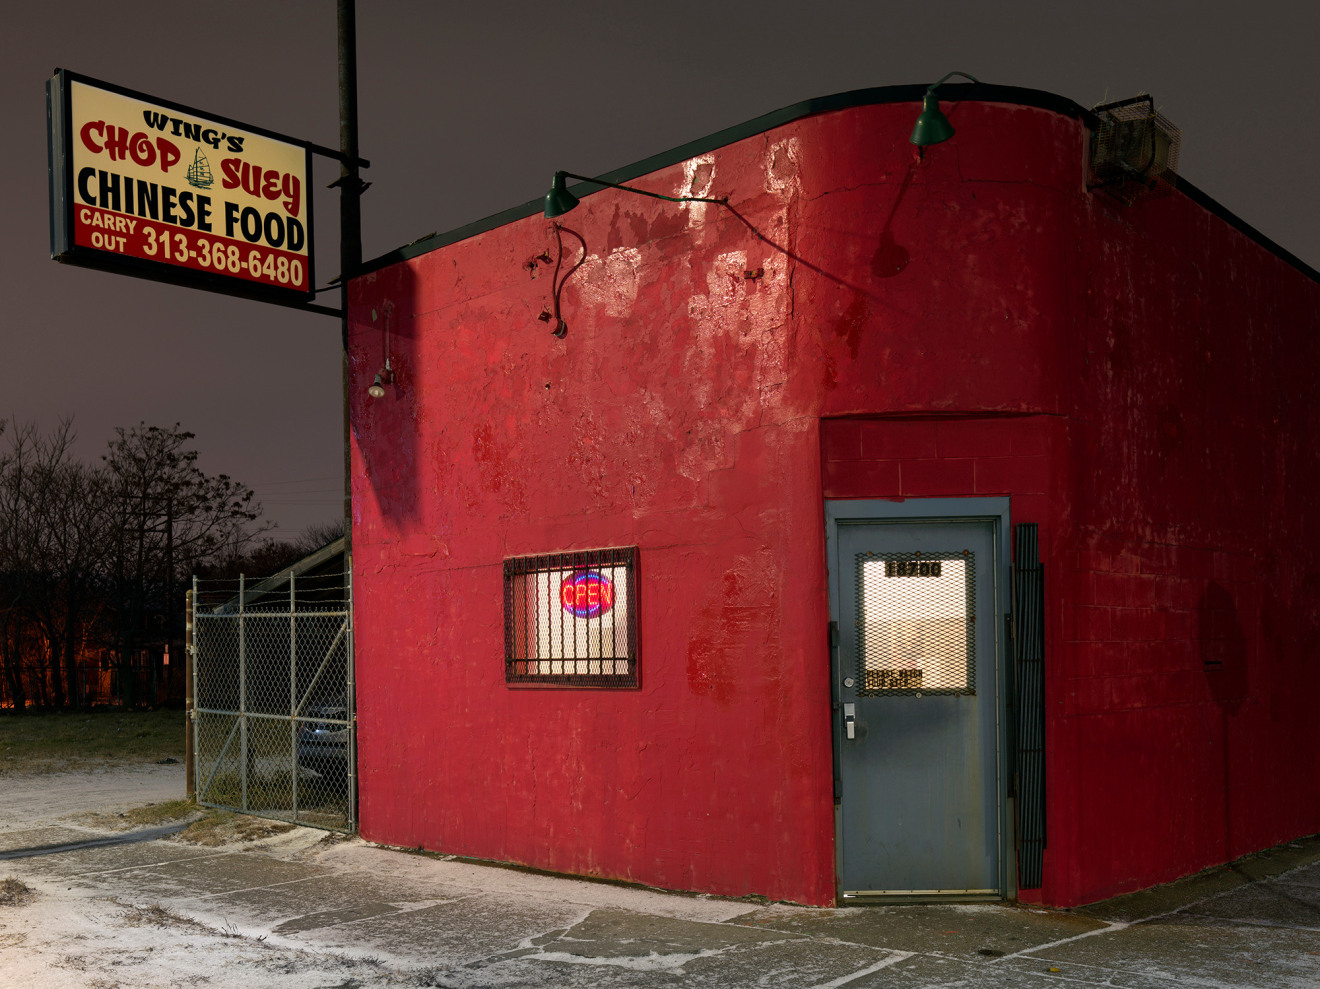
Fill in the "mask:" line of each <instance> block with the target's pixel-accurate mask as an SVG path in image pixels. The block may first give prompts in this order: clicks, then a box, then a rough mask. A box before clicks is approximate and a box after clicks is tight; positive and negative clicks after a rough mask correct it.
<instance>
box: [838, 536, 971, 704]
mask: <svg viewBox="0 0 1320 989" xmlns="http://www.w3.org/2000/svg"><path fill="white" fill-rule="evenodd" d="M975 583H976V559H975V554H973V553H972V552H971V551H969V550H963V551H962V552H961V553H923V552H913V553H858V554H857V643H858V648H857V686H858V691H857V692H858V693H859V694H862V695H870V696H879V695H884V696H894V695H912V696H917V697H920V696H922V695H923V694H975V693H976V651H975V649H976V646H975V643H976V636H975V623H976V607H975V594H974V588H975Z"/></svg>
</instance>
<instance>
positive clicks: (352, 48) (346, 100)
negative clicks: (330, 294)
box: [337, 0, 364, 820]
mask: <svg viewBox="0 0 1320 989" xmlns="http://www.w3.org/2000/svg"><path fill="white" fill-rule="evenodd" d="M338 21H339V150H340V153H341V154H342V156H343V157H342V158H341V159H340V171H339V181H338V183H337V184H338V185H339V308H340V311H341V316H340V320H341V336H342V344H343V380H344V403H343V404H344V587H345V590H346V591H348V590H349V589H350V588H351V586H352V581H353V451H352V438H353V433H352V422H351V420H350V417H349V398H350V385H351V382H352V377H353V375H352V366H351V362H350V360H349V354H348V284H349V279H350V278H351V277H352V276H353V275H355V274H356V273H357V270H358V268H360V267H361V265H362V206H361V197H362V190H363V188H364V186H363V183H362V178H361V176H360V174H359V159H358V107H357V13H356V10H355V9H354V0H338ZM345 598H346V600H347V601H348V602H349V608H350V614H349V616H348V628H349V633H348V634H349V643H348V650H347V662H349V663H350V664H351V663H353V662H354V650H353V647H352V635H353V616H352V614H351V609H352V601H353V597H352V594H351V593H349V594H346V595H345ZM350 672H351V671H350ZM349 682H350V683H351V682H352V679H351V677H350V681H349ZM344 702H345V707H346V708H347V713H348V716H349V717H350V719H353V720H356V717H355V715H354V712H355V711H356V709H357V703H356V699H355V698H353V697H345V698H344ZM348 768H349V772H350V773H351V774H352V776H353V777H355V776H356V775H357V767H356V766H350V767H348ZM350 778H351V777H350ZM355 797H356V793H355V792H354V788H353V787H351V786H350V792H349V800H350V802H355ZM349 816H350V818H351V819H352V820H357V808H356V807H355V806H350V807H349Z"/></svg>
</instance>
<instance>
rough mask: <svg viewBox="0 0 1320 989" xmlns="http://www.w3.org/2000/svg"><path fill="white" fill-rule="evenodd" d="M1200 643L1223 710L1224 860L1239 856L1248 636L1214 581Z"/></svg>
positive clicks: (1202, 611)
mask: <svg viewBox="0 0 1320 989" xmlns="http://www.w3.org/2000/svg"><path fill="white" fill-rule="evenodd" d="M1197 640H1198V642H1199V644H1200V647H1201V669H1202V671H1203V672H1204V674H1205V679H1206V686H1208V687H1209V688H1210V696H1211V697H1212V698H1213V699H1214V702H1215V704H1216V705H1217V706H1218V707H1219V747H1220V751H1221V753H1222V759H1223V769H1222V772H1223V801H1224V847H1223V854H1222V857H1223V859H1224V861H1229V860H1231V859H1234V858H1236V857H1237V855H1238V854H1239V852H1238V850H1237V848H1236V844H1235V842H1234V837H1233V731H1232V719H1233V717H1235V716H1236V715H1237V713H1238V712H1239V711H1241V710H1242V702H1243V701H1244V700H1245V699H1246V696H1247V689H1248V686H1249V684H1248V670H1247V659H1248V654H1247V636H1246V633H1245V632H1244V631H1243V629H1242V621H1241V619H1240V618H1239V616H1238V606H1237V603H1236V602H1235V601H1234V600H1233V595H1232V594H1231V593H1229V591H1228V589H1227V588H1226V587H1224V586H1223V585H1222V584H1220V583H1218V582H1216V581H1211V582H1210V583H1209V584H1208V585H1207V586H1206V589H1205V592H1204V593H1203V594H1202V595H1201V600H1200V602H1199V603H1198V605H1197Z"/></svg>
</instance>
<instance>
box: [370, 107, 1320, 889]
mask: <svg viewBox="0 0 1320 989" xmlns="http://www.w3.org/2000/svg"><path fill="white" fill-rule="evenodd" d="M941 93H942V94H943V95H945V96H946V103H945V108H946V109H947V111H948V116H949V119H950V120H951V121H952V122H953V125H954V126H955V127H956V128H957V135H956V136H955V137H954V138H953V139H952V140H949V141H947V142H945V143H942V144H938V145H935V146H932V147H929V148H926V149H925V150H924V152H918V151H917V150H916V149H914V148H913V146H912V145H911V144H909V141H908V136H909V133H910V132H911V129H912V126H913V120H914V118H915V116H916V111H917V106H916V102H917V100H918V99H919V98H920V96H921V94H922V90H921V88H920V87H895V88H892V89H879V90H868V91H862V92H857V93H850V94H845V95H843V96H839V97H833V98H829V99H823V100H816V101H812V102H810V103H806V104H802V105H800V106H797V107H792V108H789V109H787V110H785V111H781V112H779V113H776V114H772V115H770V116H768V117H765V118H761V119H758V120H754V121H751V122H750V123H748V124H746V125H744V126H742V127H738V128H734V129H733V130H730V131H727V132H724V133H721V134H717V135H714V136H712V137H711V138H708V139H706V140H704V141H700V142H697V143H696V144H694V145H689V146H687V147H684V148H679V149H676V150H675V151H673V152H670V153H668V154H662V155H658V156H656V157H654V158H651V159H648V160H646V161H645V162H642V163H640V164H638V165H636V166H634V167H631V168H626V169H622V170H620V171H619V172H616V173H612V174H611V175H609V176H606V177H605V178H607V179H609V180H611V181H614V182H623V183H627V184H629V185H631V186H634V187H636V188H638V189H644V190H647V191H650V192H655V193H660V194H662V195H664V196H670V197H699V198H703V199H709V200H720V201H722V202H682V203H675V202H665V201H658V200H656V199H652V198H645V197H642V196H638V195H635V194H633V193H631V192H629V191H625V190H620V189H616V188H602V187H600V186H591V185H584V186H581V187H579V188H578V189H577V190H576V191H577V193H578V195H579V196H581V197H582V202H581V205H580V206H578V208H577V209H576V210H574V211H572V212H571V213H567V214H565V215H563V216H561V217H559V218H558V219H557V220H548V219H546V218H545V217H544V216H543V215H541V203H540V201H536V202H533V203H529V204H527V205H525V206H522V207H518V208H515V209H511V210H509V211H508V212H506V213H503V214H500V215H499V216H496V217H493V218H491V219H490V220H488V221H486V222H484V223H478V224H474V225H473V226H470V227H467V228H464V229H461V230H458V231H455V232H453V233H451V234H449V235H444V236H439V237H432V238H430V239H426V240H423V241H421V242H419V243H418V244H416V245H412V246H410V247H408V248H406V249H403V250H401V251H398V252H396V253H394V254H391V255H387V256H385V257H383V258H380V259H378V260H377V261H376V262H374V263H372V264H370V265H368V269H369V270H368V271H367V273H366V274H364V275H362V276H361V277H358V278H356V279H355V280H354V281H353V284H352V289H351V298H352V313H351V323H352V329H351V335H350V341H349V343H350V348H351V360H352V368H353V373H352V386H351V405H352V409H351V415H352V424H353V437H354V441H353V442H354V447H353V451H352V454H353V461H352V473H353V497H354V506H355V507H354V512H355V517H354V527H353V536H352V539H353V543H352V545H353V554H354V555H353V565H354V597H355V601H356V621H355V632H356V647H355V648H356V656H357V690H358V710H359V714H358V718H359V731H360V753H359V775H360V780H359V793H360V819H361V830H362V833H363V835H364V836H365V837H367V838H369V839H371V840H374V841H379V842H384V843H388V844H393V845H406V846H414V847H415V846H421V847H424V848H427V849H432V850H435V851H440V852H446V853H452V854H456V855H462V856H471V857H475V858H480V859H490V860H497V861H503V862H514V863H521V864H524V865H528V866H533V867H537V868H542V869H549V870H555V871H559V872H565V873H574V874H581V875H591V876H602V877H609V878H614V879H621V880H628V881H633V882H639V883H644V884H647V885H652V886H657V887H664V888H672V889H684V890H700V891H705V892H711V893H719V894H726V895H732V896H740V895H744V894H760V895H764V896H767V897H770V898H772V899H782V900H790V901H796V902H801V903H808V904H831V903H835V902H845V903H847V902H865V901H868V900H874V899H876V898H883V897H886V896H913V895H915V896H920V897H952V898H1003V897H1008V898H1012V897H1019V898H1021V899H1023V900H1032V901H1043V902H1045V903H1049V904H1054V905H1059V906H1069V905H1074V904H1079V903H1083V902H1088V901H1093V900H1097V899H1101V898H1104V897H1108V896H1111V895H1114V894H1118V893H1122V892H1125V891H1129V890H1132V889H1136V888H1139V887H1143V886H1149V885H1152V884H1155V883H1159V882H1162V881H1165V880H1170V879H1173V878H1175V877H1177V876H1181V875H1185V874H1188V873H1191V872H1194V871H1196V870H1199V869H1201V868H1204V867H1206V866H1209V865H1213V864H1215V863H1220V862H1224V861H1227V860H1231V859H1233V858H1235V857H1237V856H1239V855H1242V854H1244V853H1247V852H1250V851H1253V850H1256V849H1260V848H1263V847H1267V846H1270V845H1273V844H1275V843H1277V842H1280V841H1284V840H1287V839H1290V838H1293V837H1296V836H1298V835H1303V834H1308V833H1312V832H1316V831H1318V830H1320V788H1317V787H1316V786H1315V785H1314V781H1315V779H1317V778H1318V777H1320V765H1318V763H1320V720H1318V719H1316V718H1315V717H1314V714H1313V712H1312V708H1313V706H1314V700H1313V698H1314V697H1315V696H1316V695H1317V693H1318V692H1320V665H1318V664H1317V663H1316V658H1315V657H1316V645H1315V644H1316V642H1317V641H1318V639H1320V553H1318V550H1320V530H1318V529H1317V527H1316V526H1315V524H1314V523H1313V522H1312V520H1311V519H1310V515H1311V508H1310V502H1311V500H1312V496H1313V492H1314V491H1315V490H1316V489H1317V487H1318V486H1320V457H1318V455H1317V451H1316V447H1315V444H1314V437H1316V436H1317V435H1320V403H1318V402H1317V399H1318V398H1320V394H1318V392H1320V388H1318V386H1317V383H1316V378H1315V371H1314V369H1315V368H1316V367H1317V366H1320V334H1318V333H1317V332H1316V331H1317V329H1318V328H1320V284H1318V282H1320V276H1317V273H1316V272H1315V271H1314V270H1312V269H1310V268H1309V267H1307V266H1306V265H1304V264H1302V263H1301V262H1299V261H1298V260H1297V259H1296V258H1293V257H1291V256H1290V255H1288V254H1287V253H1286V252H1284V251H1282V250H1281V249H1279V248H1278V247H1277V246H1275V245H1274V244H1272V243H1271V242H1270V241H1269V240H1267V239H1266V238H1265V237H1263V236H1262V235H1260V234H1259V233H1258V232H1256V231H1254V230H1253V229H1251V228H1250V227H1248V226H1247V225H1246V224H1244V223H1243V222H1242V221H1241V220H1239V219H1237V218H1236V217H1233V216H1232V215H1230V214H1228V213H1227V212H1226V211H1225V210H1224V209H1223V208H1222V207H1220V206H1219V205H1218V204H1216V203H1214V202H1213V201H1211V200H1209V199H1208V198H1207V197H1206V196H1204V195H1203V194H1202V193H1200V192H1199V191H1198V190H1196V189H1195V188H1193V187H1192V186H1190V185H1188V184H1186V183H1182V182H1179V183H1177V187H1176V188H1175V189H1173V190H1172V191H1170V190H1169V189H1168V188H1167V186H1168V183H1167V181H1165V180H1167V179H1168V178H1169V177H1170V176H1168V175H1165V176H1164V179H1162V180H1161V181H1159V182H1153V181H1151V180H1152V177H1153V173H1152V172H1150V171H1149V169H1146V168H1145V167H1144V166H1141V165H1140V164H1138V165H1136V166H1132V162H1133V161H1134V160H1135V159H1134V158H1133V155H1134V154H1135V153H1137V152H1140V151H1142V150H1143V148H1144V150H1146V151H1149V150H1151V147H1150V145H1149V143H1147V144H1146V145H1144V146H1143V145H1140V144H1139V145H1138V147H1137V148H1136V151H1133V150H1132V149H1131V148H1129V149H1127V150H1126V151H1122V152H1121V153H1120V155H1119V158H1118V160H1119V162H1120V164H1122V162H1123V161H1127V162H1128V165H1129V166H1132V167H1130V168H1129V169H1128V174H1127V177H1126V178H1125V176H1124V174H1122V169H1119V173H1117V177H1115V174H1105V173H1104V169H1103V168H1101V167H1099V166H1101V165H1103V164H1104V162H1102V161H1100V160H1099V159H1098V158H1097V148H1099V147H1100V146H1099V145H1097V144H1095V143H1094V142H1093V133H1094V132H1095V131H1096V130H1097V128H1100V127H1102V126H1103V125H1104V124H1105V121H1104V120H1101V119H1098V118H1097V117H1096V116H1095V115H1093V114H1092V113H1091V112H1089V111H1086V110H1083V109H1082V108H1080V107H1078V106H1076V105H1075V104H1073V103H1071V102H1070V101H1067V100H1064V99H1061V98H1059V97H1056V96H1052V95H1049V94H1045V93H1040V92H1036V91H1031V90H1021V89H1010V88H1004V87H989V86H966V87H963V86H955V87H948V88H947V89H946V90H941ZM1145 133H1146V137H1145V138H1144V140H1147V141H1148V142H1149V140H1150V139H1151V138H1150V134H1151V133H1152V132H1145ZM1153 133H1155V135H1156V138H1159V139H1162V137H1161V135H1163V134H1164V132H1163V131H1156V132H1153ZM1110 136H1113V135H1112V134H1111V135H1110ZM1118 137H1119V138H1122V137H1123V133H1122V132H1120V133H1119V135H1118ZM1120 143H1121V142H1120ZM1157 144H1158V141H1157ZM1155 150H1156V151H1157V152H1159V153H1161V154H1167V151H1168V149H1167V147H1164V148H1161V147H1158V146H1157V147H1156V148H1155ZM1124 155H1127V157H1126V158H1124V157H1123V156H1124ZM1100 182H1106V183H1109V185H1108V186H1107V187H1105V188H1093V187H1092V186H1095V185H1097V184H1098V183H1100ZM1161 191H1163V192H1164V193H1165V194H1163V195H1154V194H1152V193H1157V192H1161ZM588 192H590V193H591V194H590V195H588V194H587V193H588ZM579 261H581V264H580V267H577V265H578V264H579ZM560 320H562V321H563V322H564V323H565V324H566V327H561V325H560ZM556 329H566V333H563V334H562V335H560V334H556V333H553V332H552V330H556ZM378 373H379V375H380V383H379V387H377V388H375V389H374V391H375V392H376V395H374V396H373V395H372V394H369V390H368V389H369V386H371V385H373V382H374V381H375V378H376V376H377V374H378ZM1037 552H1038V557H1037V555H1036V554H1037ZM1042 671H1043V686H1042V681H1041V679H1040V677H1041V673H1042Z"/></svg>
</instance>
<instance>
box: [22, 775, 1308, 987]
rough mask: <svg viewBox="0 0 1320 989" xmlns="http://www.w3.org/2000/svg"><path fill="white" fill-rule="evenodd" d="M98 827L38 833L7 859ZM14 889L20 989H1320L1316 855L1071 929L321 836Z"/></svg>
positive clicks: (43, 825)
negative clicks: (717, 891) (571, 871)
mask: <svg viewBox="0 0 1320 989" xmlns="http://www.w3.org/2000/svg"><path fill="white" fill-rule="evenodd" d="M104 789H105V782H104V781H99V783H98V790H97V793H98V794H100V793H104ZM84 809H95V807H94V806H88V807H86V808H84ZM3 814H4V808H3V807H0V815H3ZM11 823H12V822H11ZM98 833H100V832H97V831H95V829H89V828H85V827H78V826H73V825H70V824H68V823H67V822H64V821H61V820H58V819H55V820H48V821H40V820H31V819H25V821H24V825H23V826H22V827H7V828H6V827H3V826H0V843H3V844H4V845H7V846H9V847H31V846H32V845H33V844H37V843H41V844H53V843H56V842H59V841H67V840H69V839H70V838H74V839H77V838H85V837H86V836H88V835H95V834H98ZM237 833H238V832H236V834H237ZM5 879H12V880H13V881H14V882H17V883H21V884H22V885H23V886H24V888H25V889H26V890H27V891H28V892H25V893H24V895H23V896H21V897H16V898H14V900H13V905H10V906H0V984H3V985H5V986H9V985H13V986H17V987H25V986H41V987H43V989H45V987H52V989H65V987H69V989H72V987H75V986H77V987H83V986H87V985H94V984H103V985H115V986H119V987H122V989H130V987H137V986H143V987H146V986H156V985H171V986H175V985H177V986H184V985H192V984H204V983H206V982H208V981H209V982H212V983H213V984H217V985H219V984H223V985H225V986H226V987H231V986H232V987H235V989H257V987H261V989H265V987H267V986H269V985H272V984H279V985H280V986H281V987H282V989H285V987H288V989H328V987H341V989H347V987H352V989H377V987H381V989H383V987H386V986H404V987H418V989H420V987H437V986H446V987H451V989H458V987H478V986H481V987H485V986H519V987H524V986H525V987H541V986H554V987H561V986H584V987H586V986H590V987H593V989H595V987H603V989H613V987H634V986H636V987H642V986H645V987H650V986H656V985H682V986H684V987H689V986H691V987H698V989H700V987H707V986H709V987H712V989H715V987H719V989H727V987H742V986H748V987H767V989H770V987H775V989H778V987H790V989H842V987H848V989H853V987H857V989H861V987H886V986H903V987H906V989H921V987H927V986H967V987H978V989H980V987H985V989H997V987H1005V989H1007V987H1026V989H1033V987H1046V986H1049V987H1054V989H1057V987H1058V986H1059V985H1060V984H1061V983H1068V984H1081V985H1106V986H1111V987H1118V989H1157V987H1158V989H1166V987H1173V986H1186V985H1196V986H1202V987H1210V989H1218V987H1222V986H1245V987H1262V989H1302V987H1306V989H1313V987H1314V986H1316V985H1320V930H1318V929H1317V927H1318V926H1320V925H1317V916H1320V841H1317V840H1308V841H1304V842H1298V843H1290V845H1289V846H1287V847H1281V848H1280V849H1275V850H1271V852H1270V853H1266V854H1264V855H1261V856H1256V857H1253V858H1251V859H1250V860H1247V861H1244V862H1240V863H1235V864H1234V866H1232V867H1231V868H1227V869H1222V870H1217V871H1214V872H1211V873H1207V874H1205V875H1203V876H1197V877H1192V878H1190V879H1188V880H1184V881H1182V882H1181V883H1175V884H1172V885H1171V886H1169V887H1163V888H1161V889H1158V890H1151V891H1145V892H1143V893H1139V894H1133V895H1132V896H1129V897H1124V898H1122V899H1120V900H1115V901H1110V902H1108V903H1103V904H1096V905H1093V906H1091V907H1088V908H1086V909H1085V910H1080V911H1072V912H1069V911H1051V910H1039V909H1030V908H1024V907H1014V906H1010V905H996V904H974V905H947V904H946V905H917V904H902V905H889V906H879V907H847V908H841V909H832V910H821V909H810V908H803V907H795V906H789V905H783V904H765V903H763V902H752V901H738V900H726V899H719V898H715V897H706V896H691V895H677V894H667V893H660V892H657V891H653V890H647V889H643V888H638V887H630V886H623V885H615V884H608V883H595V882H589V881H584V880H578V879H571V878H564V877H556V876H547V875H544V874H538V873H531V872H526V871H521V870H517V869H509V868H499V867H494V866H488V865H481V864H478V863H473V862H466V861H458V860H453V859H448V858H445V857H443V856H434V855H425V854H413V853H407V852H401V851H396V850H390V849H385V848H380V847H377V846H372V845H369V844H367V843H365V842H363V841H361V840H359V839H337V838H327V837H326V836H325V835H324V833H322V832H316V831H311V830H309V829H304V828H299V829H295V830H293V831H290V832H288V833H287V834H282V835H278V836H275V837H270V838H262V839H261V840H258V841H255V842H254V841H244V840H241V838H239V837H234V838H232V839H231V840H228V841H227V843H225V844H223V845H220V846H218V847H214V848H211V847H200V846H196V845H190V844H187V843H186V842H184V841H182V840H180V839H178V838H166V839H160V840H153V841H144V842H141V843H138V844H131V845H123V846H114V847H100V848H89V849H81V850H78V851H71V852H63V853H57V854H47V855H43V856H39V857H35V858H27V859H14V860H10V861H6V862H0V880H5Z"/></svg>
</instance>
